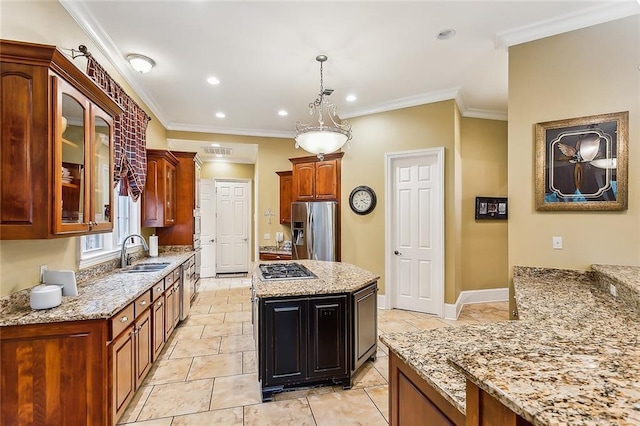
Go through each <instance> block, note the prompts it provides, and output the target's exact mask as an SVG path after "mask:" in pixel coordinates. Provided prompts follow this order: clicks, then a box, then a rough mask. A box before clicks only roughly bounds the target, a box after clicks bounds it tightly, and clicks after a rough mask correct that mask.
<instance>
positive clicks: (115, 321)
mask: <svg viewBox="0 0 640 426" xmlns="http://www.w3.org/2000/svg"><path fill="white" fill-rule="evenodd" d="M133 321H134V307H133V303H130V304H129V305H127V307H126V308H124V309H123V310H121V311H120V312H118V313H117V314H116V315H114V316H113V317H111V319H110V320H109V329H110V331H111V339H115V338H116V337H118V335H119V334H120V333H122V331H124V329H126V328H127V327H129V326H130V325H131V324H133Z"/></svg>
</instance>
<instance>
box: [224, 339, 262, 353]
mask: <svg viewBox="0 0 640 426" xmlns="http://www.w3.org/2000/svg"><path fill="white" fill-rule="evenodd" d="M255 349H256V345H255V343H254V341H253V336H251V335H247V334H244V335H242V336H224V337H222V343H221V344H220V353H221V354H224V353H231V352H248V351H252V350H255Z"/></svg>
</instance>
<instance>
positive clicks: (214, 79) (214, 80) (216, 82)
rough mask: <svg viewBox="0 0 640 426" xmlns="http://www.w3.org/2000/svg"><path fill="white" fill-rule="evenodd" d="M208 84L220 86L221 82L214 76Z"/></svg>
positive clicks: (208, 79) (209, 79) (208, 80)
mask: <svg viewBox="0 0 640 426" xmlns="http://www.w3.org/2000/svg"><path fill="white" fill-rule="evenodd" d="M207 83H209V84H211V85H213V86H215V85H217V84H220V80H218V79H217V78H216V77H214V76H211V77H209V78H207Z"/></svg>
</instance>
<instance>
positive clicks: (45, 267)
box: [40, 265, 47, 284]
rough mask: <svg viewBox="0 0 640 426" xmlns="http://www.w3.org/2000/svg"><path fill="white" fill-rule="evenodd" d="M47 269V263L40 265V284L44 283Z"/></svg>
mask: <svg viewBox="0 0 640 426" xmlns="http://www.w3.org/2000/svg"><path fill="white" fill-rule="evenodd" d="M46 270H47V265H40V284H44V271H46Z"/></svg>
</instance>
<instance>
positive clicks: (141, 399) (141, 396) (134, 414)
mask: <svg viewBox="0 0 640 426" xmlns="http://www.w3.org/2000/svg"><path fill="white" fill-rule="evenodd" d="M152 389H153V386H146V384H145V386H142V387H141V388H140V389H138V391H137V392H136V394H135V395H134V396H133V399H132V400H131V402H130V403H129V406H128V407H127V409H126V411H125V412H124V414H122V416H121V417H120V420H119V421H118V424H122V423H127V422H135V421H136V419H137V418H138V416H139V415H140V411H142V407H144V403H145V402H147V398H149V395H150V394H151V390H152Z"/></svg>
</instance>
